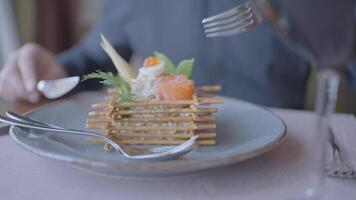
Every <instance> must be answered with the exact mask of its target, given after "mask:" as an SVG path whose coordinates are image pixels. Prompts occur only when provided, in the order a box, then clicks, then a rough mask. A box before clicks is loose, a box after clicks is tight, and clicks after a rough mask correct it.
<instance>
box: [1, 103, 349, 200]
mask: <svg viewBox="0 0 356 200" xmlns="http://www.w3.org/2000/svg"><path fill="white" fill-rule="evenodd" d="M14 108H17V109H20V108H21V109H22V111H24V110H26V109H29V108H31V106H29V105H22V107H19V106H18V107H17V106H15V107H14ZM272 111H273V112H275V113H276V114H278V115H279V116H280V117H281V118H282V119H283V120H284V121H285V122H286V124H287V126H288V133H287V137H286V140H285V141H284V142H283V143H282V144H281V145H280V146H278V147H277V148H276V149H274V150H273V151H272V152H269V153H267V154H265V155H263V156H260V157H257V158H254V159H252V160H249V161H245V162H243V163H238V164H235V165H232V166H228V167H224V168H219V169H215V170H212V171H208V172H202V173H198V174H195V175H185V176H181V177H172V178H163V179H154V180H132V179H117V178H112V177H106V176H102V175H96V174H93V173H90V172H86V171H83V170H79V169H76V167H74V166H72V165H69V164H67V163H61V162H58V161H53V160H49V159H46V158H42V157H39V156H37V155H34V154H32V153H30V152H27V151H26V150H24V148H22V147H20V146H19V145H16V144H15V143H14V142H13V141H12V140H11V138H10V137H9V136H8V135H4V136H0V163H1V164H0V199H12V200H17V199H18V200H23V199H54V200H55V199H66V200H71V199H86V200H90V199H105V200H109V199H145V200H150V199H195V200H200V199H204V200H208V199H274V197H273V191H271V190H263V189H261V188H262V187H264V186H265V185H263V184H264V183H263V181H262V182H261V185H260V186H261V188H259V189H258V190H256V189H251V188H245V187H244V184H243V183H244V182H250V181H255V182H258V181H259V180H256V178H251V177H250V176H249V173H259V172H261V170H266V171H267V172H268V174H270V175H278V176H285V174H286V173H283V172H278V171H277V170H275V169H276V168H275V167H276V165H277V164H278V165H280V163H284V164H288V162H289V161H290V160H291V158H289V157H288V156H289V155H288V154H290V152H297V151H298V153H299V154H301V155H303V154H305V153H307V152H306V151H304V150H303V149H300V148H298V146H296V145H295V143H293V140H299V141H302V140H303V138H304V139H305V138H307V136H308V134H310V133H311V132H312V131H313V129H312V128H311V125H312V124H313V123H315V121H316V116H315V115H314V114H313V113H311V112H308V111H295V110H286V109H272ZM300 124H303V126H300ZM302 164H303V163H302ZM261 166H264V167H263V168H261ZM285 178H288V177H285ZM325 182H326V185H325V192H324V198H323V199H327V200H329V199H330V200H331V199H354V198H355V196H356V189H355V188H356V180H341V179H335V178H326V181H325ZM271 184H274V183H271ZM275 184H278V183H275Z"/></svg>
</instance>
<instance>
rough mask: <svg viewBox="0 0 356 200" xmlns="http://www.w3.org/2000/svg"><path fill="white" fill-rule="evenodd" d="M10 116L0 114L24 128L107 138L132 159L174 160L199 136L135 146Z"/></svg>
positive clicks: (13, 115) (119, 150)
mask: <svg viewBox="0 0 356 200" xmlns="http://www.w3.org/2000/svg"><path fill="white" fill-rule="evenodd" d="M6 114H7V116H8V117H6V116H2V115H0V121H1V122H4V123H8V124H11V125H14V126H19V127H23V128H28V129H33V130H37V131H39V132H41V131H47V132H52V133H59V134H75V135H82V136H94V137H97V138H100V139H103V140H105V142H107V143H109V144H110V145H111V146H112V147H113V148H114V149H115V150H116V151H118V152H119V153H120V154H121V155H122V156H124V157H125V158H128V159H132V160H159V161H163V160H173V159H177V158H179V157H182V156H183V155H185V154H187V153H189V152H190V151H191V150H193V148H194V146H195V143H196V139H197V138H198V136H193V137H191V138H190V139H189V140H187V141H186V142H184V143H182V144H180V145H177V146H175V147H155V148H147V149H144V148H135V147H132V146H127V145H124V144H121V143H118V142H116V141H114V140H112V139H110V138H108V137H106V136H104V135H100V134H97V133H93V132H88V131H81V130H71V129H65V128H62V127H59V126H56V125H53V124H48V123H42V122H38V121H35V120H33V119H30V118H28V117H24V116H22V115H19V114H17V113H14V112H7V113H6Z"/></svg>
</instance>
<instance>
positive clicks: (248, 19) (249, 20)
mask: <svg viewBox="0 0 356 200" xmlns="http://www.w3.org/2000/svg"><path fill="white" fill-rule="evenodd" d="M251 23H253V18H252V14H251V13H250V14H249V15H248V16H246V17H245V18H243V19H240V20H238V21H236V22H233V23H230V24H227V25H221V26H215V27H212V28H208V29H206V30H205V33H211V32H215V31H224V30H227V29H232V28H239V27H244V26H246V25H250V24H251Z"/></svg>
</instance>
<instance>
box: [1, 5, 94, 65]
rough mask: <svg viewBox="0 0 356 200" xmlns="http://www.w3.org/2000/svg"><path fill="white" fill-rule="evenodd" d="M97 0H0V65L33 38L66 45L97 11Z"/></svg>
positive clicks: (57, 49)
mask: <svg viewBox="0 0 356 200" xmlns="http://www.w3.org/2000/svg"><path fill="white" fill-rule="evenodd" d="M100 4H101V1H100V0H51V1H48V0H25V1H24V0H0V52H1V54H0V55H1V56H0V66H2V65H3V63H4V60H6V58H7V57H8V55H9V54H10V53H11V52H12V51H13V50H14V49H17V48H19V47H20V46H21V45H22V44H24V43H27V42H36V43H39V44H41V45H42V46H45V47H47V48H48V49H50V50H52V51H53V52H55V53H58V52H60V51H63V50H65V49H68V48H69V47H70V46H71V45H72V44H74V43H75V42H77V41H78V40H79V39H80V38H81V37H82V36H83V35H84V34H85V33H86V32H87V31H88V30H89V29H90V26H91V25H92V23H94V22H95V19H96V18H97V17H98V15H99V14H100Z"/></svg>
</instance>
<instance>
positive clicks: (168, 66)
mask: <svg viewBox="0 0 356 200" xmlns="http://www.w3.org/2000/svg"><path fill="white" fill-rule="evenodd" d="M154 55H155V56H156V57H157V58H158V60H162V61H164V67H165V69H166V71H167V72H168V73H170V74H175V71H176V68H175V66H174V64H173V63H172V61H171V60H170V59H169V58H168V57H167V56H166V55H164V54H163V53H160V52H158V51H155V52H154Z"/></svg>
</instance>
